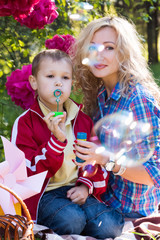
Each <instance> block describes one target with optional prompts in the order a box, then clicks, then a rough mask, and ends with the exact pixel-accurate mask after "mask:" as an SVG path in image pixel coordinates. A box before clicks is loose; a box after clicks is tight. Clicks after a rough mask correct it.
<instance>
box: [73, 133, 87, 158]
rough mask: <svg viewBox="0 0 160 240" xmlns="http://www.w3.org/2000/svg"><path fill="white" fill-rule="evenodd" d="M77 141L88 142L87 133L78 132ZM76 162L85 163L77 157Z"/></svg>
mask: <svg viewBox="0 0 160 240" xmlns="http://www.w3.org/2000/svg"><path fill="white" fill-rule="evenodd" d="M77 140H83V141H86V140H87V133H85V132H78V133H77ZM76 162H78V163H84V162H85V161H84V160H82V159H80V158H79V157H77V156H76Z"/></svg>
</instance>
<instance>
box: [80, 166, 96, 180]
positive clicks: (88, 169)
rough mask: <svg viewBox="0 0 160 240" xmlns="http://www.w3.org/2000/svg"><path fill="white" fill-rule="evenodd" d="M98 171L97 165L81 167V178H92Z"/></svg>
mask: <svg viewBox="0 0 160 240" xmlns="http://www.w3.org/2000/svg"><path fill="white" fill-rule="evenodd" d="M97 170H98V165H97V164H87V165H86V166H84V167H83V177H92V176H94V175H95V174H96V172H97Z"/></svg>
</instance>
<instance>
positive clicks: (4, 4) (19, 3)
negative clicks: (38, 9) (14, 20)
mask: <svg viewBox="0 0 160 240" xmlns="http://www.w3.org/2000/svg"><path fill="white" fill-rule="evenodd" d="M39 1H40V0H7V1H6V0H1V1H0V2H1V3H0V16H10V15H13V16H15V17H17V16H20V15H22V14H28V13H29V12H30V11H32V8H33V6H34V5H35V4H37V3H38V2H39Z"/></svg>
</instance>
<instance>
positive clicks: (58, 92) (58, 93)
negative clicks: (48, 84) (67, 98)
mask: <svg viewBox="0 0 160 240" xmlns="http://www.w3.org/2000/svg"><path fill="white" fill-rule="evenodd" d="M53 94H54V96H55V97H56V102H57V112H54V113H55V115H54V117H56V116H58V115H63V112H59V102H60V96H61V95H62V92H61V90H60V89H57V90H55V91H54V92H53Z"/></svg>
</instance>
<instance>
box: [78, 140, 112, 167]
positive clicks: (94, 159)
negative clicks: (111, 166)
mask: <svg viewBox="0 0 160 240" xmlns="http://www.w3.org/2000/svg"><path fill="white" fill-rule="evenodd" d="M75 143H76V144H75V145H74V148H75V151H76V152H75V154H76V156H77V157H79V158H80V159H82V160H85V162H84V163H78V162H75V164H76V165H78V166H85V165H87V164H92V165H95V163H96V164H100V165H102V166H104V165H105V164H106V163H107V162H108V161H109V154H108V153H107V151H105V150H104V149H103V151H98V149H100V147H101V145H97V144H95V143H93V142H89V141H83V140H76V141H75Z"/></svg>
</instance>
